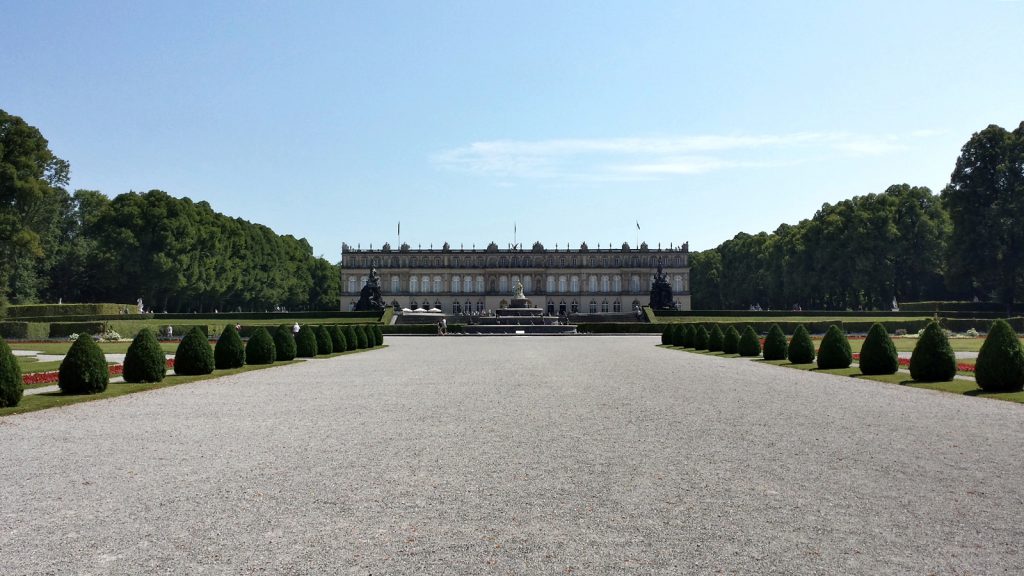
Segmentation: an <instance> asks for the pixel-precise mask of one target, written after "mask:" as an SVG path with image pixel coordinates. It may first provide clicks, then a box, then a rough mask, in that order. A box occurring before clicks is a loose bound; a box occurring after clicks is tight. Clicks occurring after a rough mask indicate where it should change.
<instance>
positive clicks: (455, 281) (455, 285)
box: [452, 276, 462, 292]
mask: <svg viewBox="0 0 1024 576" xmlns="http://www.w3.org/2000/svg"><path fill="white" fill-rule="evenodd" d="M452 292H462V279H461V278H459V277H458V276H452Z"/></svg>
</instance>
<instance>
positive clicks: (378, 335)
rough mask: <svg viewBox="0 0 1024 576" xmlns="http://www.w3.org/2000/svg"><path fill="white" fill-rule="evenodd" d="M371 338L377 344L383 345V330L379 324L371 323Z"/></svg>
mask: <svg viewBox="0 0 1024 576" xmlns="http://www.w3.org/2000/svg"><path fill="white" fill-rule="evenodd" d="M373 339H374V340H375V341H376V342H377V346H383V345H384V330H383V329H382V328H381V327H380V324H374V325H373Z"/></svg>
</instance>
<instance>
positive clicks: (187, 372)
mask: <svg viewBox="0 0 1024 576" xmlns="http://www.w3.org/2000/svg"><path fill="white" fill-rule="evenodd" d="M213 367H214V363H213V348H211V347H210V341H209V340H207V339H206V334H203V331H202V330H200V329H199V327H198V326H196V327H194V328H192V329H191V330H189V331H188V334H185V337H184V338H182V339H181V342H180V343H178V349H177V350H176V351H175V352H174V373H175V374H180V375H182V376H192V375H197V374H209V373H210V372H213Z"/></svg>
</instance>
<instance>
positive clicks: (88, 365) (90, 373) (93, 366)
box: [57, 334, 110, 394]
mask: <svg viewBox="0 0 1024 576" xmlns="http://www.w3.org/2000/svg"><path fill="white" fill-rule="evenodd" d="M58 379H59V380H58V382H57V385H58V386H60V390H61V392H63V393H65V394H96V393H99V392H103V391H104V390H106V389H107V383H108V382H110V373H109V369H108V368H107V360H106V358H104V357H103V350H100V347H99V346H97V345H96V343H95V342H93V340H92V337H90V336H89V335H88V334H82V336H81V337H80V338H79V339H78V340H75V343H74V344H72V345H71V349H70V350H68V353H67V355H66V356H64V360H63V361H62V362H61V363H60V373H59V375H58Z"/></svg>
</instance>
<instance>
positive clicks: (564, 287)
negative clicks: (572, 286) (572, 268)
mask: <svg viewBox="0 0 1024 576" xmlns="http://www.w3.org/2000/svg"><path fill="white" fill-rule="evenodd" d="M558 291H559V292H568V291H569V285H568V284H567V280H566V278H565V276H559V277H558Z"/></svg>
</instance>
